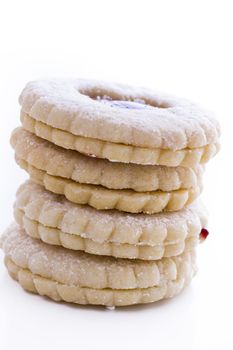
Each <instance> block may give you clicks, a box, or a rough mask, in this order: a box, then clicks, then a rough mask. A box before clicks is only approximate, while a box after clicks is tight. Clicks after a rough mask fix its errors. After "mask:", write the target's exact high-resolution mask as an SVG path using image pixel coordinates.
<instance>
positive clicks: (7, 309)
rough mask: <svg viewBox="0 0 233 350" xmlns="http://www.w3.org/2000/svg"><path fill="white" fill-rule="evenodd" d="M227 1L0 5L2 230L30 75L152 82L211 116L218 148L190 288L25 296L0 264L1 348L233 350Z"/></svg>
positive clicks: (232, 82)
mask: <svg viewBox="0 0 233 350" xmlns="http://www.w3.org/2000/svg"><path fill="white" fill-rule="evenodd" d="M231 5H232V1H230V0H229V1H225V0H221V1H214V0H212V1H208V0H207V1H205V0H201V1H198V0H195V1H188V0H186V1H166V0H164V1H155V0H154V1H147V0H144V1H136V0H135V1H127V0H125V1H121V0H118V1H101V0H99V1H77V0H76V1H69V0H66V1H59V0H56V1H49V0H47V1H44V0H40V1H24V0H21V1H10V0H8V1H1V0H0V108H1V116H0V120H1V128H0V154H1V156H0V165H1V172H0V184H1V192H0V193H1V201H0V206H1V207H0V215H1V220H0V229H1V232H2V231H3V229H4V228H5V227H6V226H7V225H8V224H9V222H10V221H11V220H12V204H13V201H14V194H15V191H16V189H17V187H18V186H19V184H20V183H21V182H22V181H23V179H25V178H26V175H25V174H24V173H23V172H22V171H21V170H19V169H18V168H17V166H16V164H15V163H14V160H13V152H12V150H11V149H10V147H9V142H8V139H9V135H10V132H11V130H12V129H13V128H14V127H15V126H17V125H18V124H19V106H18V102H17V98H18V95H19V93H20V91H21V90H22V88H23V87H24V85H25V83H26V82H27V81H28V80H34V79H38V78H46V77H83V78H85V77H87V78H96V79H107V80H114V81H118V82H123V83H124V82H125V83H129V84H136V85H143V86H148V87H155V88H156V89H161V90H163V91H167V92H170V93H174V94H176V95H180V96H184V97H187V98H190V99H192V100H194V101H197V102H199V103H200V104H202V105H204V106H205V107H207V108H209V109H211V110H213V111H215V113H216V114H217V116H218V118H219V121H220V123H221V126H222V139H221V143H222V150H221V152H220V153H219V155H218V156H217V157H216V158H215V159H213V160H212V161H211V162H210V163H209V164H208V166H207V172H206V174H205V190H204V193H203V196H202V197H203V200H204V201H205V203H206V205H207V206H208V209H209V212H210V219H209V220H210V224H209V228H210V236H209V238H208V239H207V241H206V242H205V244H203V245H201V246H200V248H199V273H198V275H197V276H196V277H195V279H194V281H193V283H192V285H191V286H190V287H189V288H188V289H187V290H186V291H185V292H184V293H182V294H181V295H180V296H178V297H177V298H175V299H174V300H171V301H166V302H159V303H157V304H154V305H149V306H143V307H142V306H139V307H131V308H123V309H117V310H116V311H109V310H106V309H103V308H98V307H96V308H93V307H79V306H70V305H64V304H57V303H54V302H50V301H48V300H46V299H43V298H41V297H38V296H34V295H30V294H28V293H26V292H24V291H23V290H21V288H20V287H19V286H18V285H17V283H16V282H14V281H12V280H11V279H10V278H9V277H8V275H7V273H6V270H5V268H4V266H3V264H2V262H1V264H0V334H1V336H0V348H1V349H3V350H13V349H20V350H21V349H25V350H26V349H35V350H37V349H46V350H47V349H53V348H54V349H64V348H66V349H67V348H69V347H70V348H72V349H73V348H77V349H78V346H79V348H80V346H82V349H107V348H108V349H109V348H111V349H119V348H120V347H122V348H123V349H125V348H127V347H128V348H129V349H139V348H140V349H142V348H143V349H148V348H149V349H152V348H156V349H159V350H163V349H180V350H182V349H190V350H192V349H198V350H202V349H205V350H209V349H211V350H212V349H221V350H225V349H227V350H228V349H233V326H232V312H233V304H232V297H233V283H232V278H233V263H232V244H233V238H232V237H233V232H232V215H233V214H232V196H233V191H232V175H233V174H232V169H233V166H232V161H233V160H232V144H233V99H232V95H233V88H232V87H233V69H232V66H233V51H232V33H233V21H232V13H233V12H232V8H231ZM2 257H3V254H2V253H0V258H1V261H2Z"/></svg>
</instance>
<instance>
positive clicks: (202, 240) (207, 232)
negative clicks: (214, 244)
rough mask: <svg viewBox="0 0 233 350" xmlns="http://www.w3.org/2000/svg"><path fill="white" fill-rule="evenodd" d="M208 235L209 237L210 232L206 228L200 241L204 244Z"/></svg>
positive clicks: (201, 233) (200, 236) (201, 234)
mask: <svg viewBox="0 0 233 350" xmlns="http://www.w3.org/2000/svg"><path fill="white" fill-rule="evenodd" d="M208 235H209V231H208V230H207V229H206V228H203V229H202V230H201V232H200V235H199V238H200V241H201V242H204V241H205V240H206V238H207V236H208Z"/></svg>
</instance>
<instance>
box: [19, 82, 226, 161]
mask: <svg viewBox="0 0 233 350" xmlns="http://www.w3.org/2000/svg"><path fill="white" fill-rule="evenodd" d="M19 101H20V104H21V106H22V114H21V120H22V123H23V126H24V127H25V128H26V129H28V130H29V131H32V132H34V133H36V134H37V135H38V136H40V137H43V138H45V139H47V140H49V141H52V142H54V143H56V144H58V145H59V146H62V147H64V148H70V149H74V150H77V151H79V152H81V153H86V154H88V155H92V156H97V157H99V158H107V159H109V160H111V161H119V162H125V163H137V164H152V165H166V166H178V165H182V166H187V167H193V166H195V165H196V164H197V163H204V162H207V161H208V160H209V159H210V158H211V157H212V156H214V154H215V153H216V152H217V151H218V147H219V146H218V139H219V135H220V131H219V124H218V123H217V121H216V120H215V119H214V118H213V116H212V115H211V114H210V113H209V112H207V111H206V110H203V109H201V108H200V107H198V106H197V105H195V104H193V103H191V102H188V101H187V100H183V99H179V98H176V97H172V96H166V95H164V94H161V93H158V92H153V91H151V90H148V89H143V88H131V87H129V86H124V85H120V84H113V83H104V82H96V81H87V80H78V79H77V80H47V81H46V80H44V81H34V82H31V83H28V84H27V85H26V87H25V89H24V90H23V92H22V94H21V96H20V99H19Z"/></svg>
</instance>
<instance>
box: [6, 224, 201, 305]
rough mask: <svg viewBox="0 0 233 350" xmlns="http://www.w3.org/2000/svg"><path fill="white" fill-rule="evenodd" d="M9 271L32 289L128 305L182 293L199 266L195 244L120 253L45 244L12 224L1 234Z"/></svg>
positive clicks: (62, 296)
mask: <svg viewBox="0 0 233 350" xmlns="http://www.w3.org/2000/svg"><path fill="white" fill-rule="evenodd" d="M2 248H3V251H4V253H5V264H6V267H7V269H8V272H9V274H10V275H11V276H12V277H13V278H14V279H16V280H18V281H19V283H20V285H21V286H22V287H23V288H24V289H26V290H28V291H30V292H33V293H38V294H40V295H44V296H47V297H49V298H51V299H53V300H56V301H66V302H72V303H77V304H95V305H106V306H124V305H132V304H140V303H151V302H154V301H157V300H161V299H164V298H170V297H173V296H175V295H176V294H178V293H179V292H180V291H181V290H182V289H183V288H184V287H185V286H186V285H187V284H189V282H190V281H191V279H192V277H193V275H194V274H195V272H196V264H195V250H194V249H193V250H191V251H189V252H187V253H186V252H185V253H183V254H181V255H179V256H177V257H173V258H163V259H161V260H159V261H158V262H157V261H140V260H134V261H132V260H127V259H115V258H110V257H102V256H95V255H90V254H87V253H83V252H73V251H71V250H68V249H64V248H61V247H53V246H50V245H46V244H44V243H43V242H41V241H39V240H34V239H32V238H30V237H29V236H28V235H26V234H25V232H24V230H23V229H22V228H20V227H19V226H17V225H12V226H11V227H10V228H9V229H8V230H7V232H6V233H5V234H4V235H3V237H2Z"/></svg>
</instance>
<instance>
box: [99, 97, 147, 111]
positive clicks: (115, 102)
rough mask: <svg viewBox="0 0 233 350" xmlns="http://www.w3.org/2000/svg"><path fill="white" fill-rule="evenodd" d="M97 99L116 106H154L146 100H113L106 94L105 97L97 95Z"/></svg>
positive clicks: (127, 107) (126, 107)
mask: <svg viewBox="0 0 233 350" xmlns="http://www.w3.org/2000/svg"><path fill="white" fill-rule="evenodd" d="M95 100H96V101H98V102H101V103H103V104H106V105H108V106H110V107H115V108H125V109H148V108H154V107H153V106H151V105H148V104H146V103H145V101H143V100H135V101H124V100H112V99H111V98H109V97H107V96H104V97H100V96H97V97H96V98H95Z"/></svg>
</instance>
